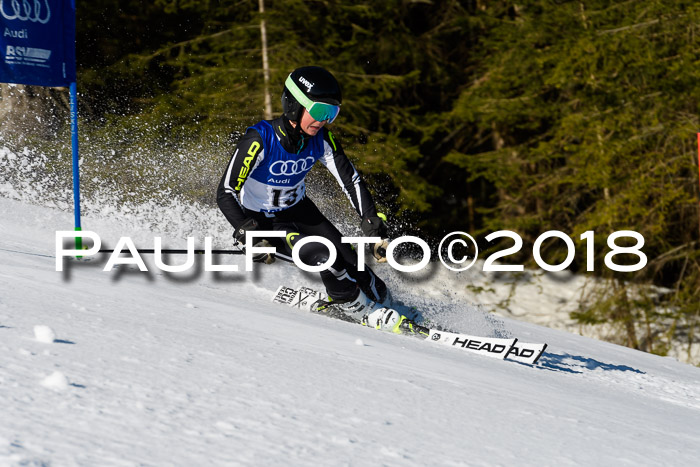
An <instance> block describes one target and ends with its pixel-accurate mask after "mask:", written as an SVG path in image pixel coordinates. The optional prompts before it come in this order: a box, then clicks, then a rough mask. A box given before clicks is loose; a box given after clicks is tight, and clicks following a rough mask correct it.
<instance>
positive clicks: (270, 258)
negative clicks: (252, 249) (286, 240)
mask: <svg viewBox="0 0 700 467" xmlns="http://www.w3.org/2000/svg"><path fill="white" fill-rule="evenodd" d="M257 229H258V222H257V221H256V220H255V219H248V220H246V221H245V222H244V223H242V224H241V225H240V226H239V227H238V228H237V229H236V231H235V232H233V239H234V240H235V241H236V243H237V244H238V245H240V248H241V249H242V250H243V251H245V237H246V235H245V234H246V232H247V231H249V230H257ZM253 246H257V247H263V246H265V247H268V246H272V245H271V244H270V242H268V241H267V240H265V239H264V238H259V239H258V241H257V242H255V245H253ZM253 262H254V263H265V264H272V263H274V262H275V255H274V254H272V253H256V254H254V255H253Z"/></svg>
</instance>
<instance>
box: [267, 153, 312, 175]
mask: <svg viewBox="0 0 700 467" xmlns="http://www.w3.org/2000/svg"><path fill="white" fill-rule="evenodd" d="M314 162H316V161H315V160H314V158H313V157H307V158H304V159H299V160H298V161H277V162H275V163H273V164H272V165H271V166H270V173H271V174H272V175H287V176H291V175H299V174H303V173H304V172H307V171H308V170H311V166H312V165H314Z"/></svg>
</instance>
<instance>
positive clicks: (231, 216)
mask: <svg viewBox="0 0 700 467" xmlns="http://www.w3.org/2000/svg"><path fill="white" fill-rule="evenodd" d="M341 102H342V95H341V89H340V85H339V84H338V81H337V80H336V79H335V77H334V76H333V75H332V74H331V73H330V72H329V71H327V70H325V69H324V68H321V67H316V66H306V67H302V68H298V69H296V70H294V71H293V72H292V73H291V74H290V75H289V76H288V77H287V80H286V81H285V84H284V90H283V92H282V108H283V115H282V116H281V117H279V118H276V119H273V120H262V121H260V122H258V123H257V124H255V125H253V126H251V127H250V128H248V129H247V131H246V133H245V135H243V136H242V137H241V139H240V140H239V141H238V143H237V145H236V148H235V149H234V152H233V155H232V156H231V159H230V161H229V163H228V166H227V167H226V171H225V173H224V175H223V177H222V179H221V182H220V183H219V187H218V190H217V204H218V206H219V208H220V209H221V211H222V212H223V214H224V216H225V217H226V219H227V220H228V221H229V223H230V224H231V225H232V226H233V227H234V229H235V231H234V235H233V236H234V238H235V240H236V241H237V242H244V241H245V239H246V232H247V231H250V230H273V231H282V232H286V238H269V239H266V240H265V241H267V242H269V244H270V245H272V246H274V247H275V248H276V253H275V255H276V257H278V258H280V259H284V260H287V261H292V249H293V248H294V245H295V244H297V243H298V242H299V241H300V240H302V239H303V238H305V237H307V236H320V237H324V238H326V239H328V240H330V241H331V242H332V243H333V245H334V246H335V249H336V251H337V253H338V254H337V258H336V260H335V262H334V263H333V264H332V265H331V266H330V267H329V268H327V269H326V270H325V271H322V272H321V273H320V274H321V279H322V281H323V284H324V286H325V288H326V292H327V293H328V296H329V298H330V301H329V302H328V303H321V304H318V305H317V306H316V307H317V309H318V310H319V311H320V310H322V309H323V308H325V307H327V306H333V307H334V308H336V309H339V310H340V311H341V312H342V313H344V314H346V315H348V316H350V317H351V318H353V319H354V320H356V321H361V322H362V323H363V324H366V325H369V326H372V327H375V328H377V329H393V328H394V327H397V326H398V324H399V323H400V320H401V317H400V316H399V314H398V313H397V312H396V311H394V310H392V309H390V308H386V307H387V306H389V304H390V301H391V295H390V293H389V291H388V290H387V286H386V284H385V283H384V282H383V281H382V280H381V279H380V278H379V277H377V276H376V275H375V273H374V272H373V271H372V270H371V269H370V268H369V267H368V266H365V268H364V271H360V270H359V269H358V258H357V253H356V252H355V251H353V249H352V247H351V245H350V244H348V243H342V242H341V237H342V234H341V233H340V232H339V230H338V229H337V228H336V227H335V226H334V225H333V224H332V223H331V222H330V221H329V220H328V219H327V218H326V217H325V216H324V215H323V214H322V213H321V211H319V209H318V208H317V207H316V205H315V204H314V203H313V201H311V199H310V198H309V197H308V196H307V195H306V185H305V182H304V180H305V178H306V175H307V174H308V173H309V171H310V170H311V167H312V166H313V165H314V163H315V162H316V161H321V163H322V164H323V165H325V166H326V168H327V169H328V170H329V171H330V172H331V173H332V174H333V175H334V177H335V178H336V180H337V181H338V183H339V184H340V186H341V188H342V189H343V191H344V192H345V195H346V196H347V198H348V199H349V200H350V202H351V203H352V206H353V207H354V208H355V210H356V211H357V213H358V215H359V216H360V218H361V220H362V221H361V228H362V232H363V234H364V235H365V236H366V237H379V238H381V239H385V238H386V236H387V227H386V224H385V222H384V220H385V219H386V218H385V217H383V215H381V214H378V213H377V209H376V207H375V204H374V201H373V199H372V196H371V195H370V193H369V190H368V189H367V187H366V185H365V183H364V182H363V180H362V178H361V177H360V175H359V174H358V173H357V170H355V167H354V166H353V164H352V163H351V162H350V160H349V159H348V158H347V156H346V155H345V152H344V151H343V148H342V147H341V145H340V142H339V141H338V139H337V138H336V137H335V135H333V133H331V131H329V130H328V128H327V127H326V124H328V123H332V122H333V121H334V120H335V119H336V117H337V116H338V113H339V112H340V105H341ZM381 244H382V242H380V243H378V244H377V245H375V248H374V255H375V257H377V258H378V259H379V258H380V257H381V255H382V250H381V249H380V248H378V247H379V246H380V245H381ZM299 258H300V259H301V260H302V261H303V262H304V264H307V265H310V266H314V265H320V264H324V263H326V262H327V261H328V260H329V258H330V252H329V250H328V248H327V247H326V246H325V245H323V244H321V243H318V242H311V243H307V244H305V245H302V246H301V247H300V249H299ZM257 260H258V261H261V262H271V260H274V257H272V258H271V257H270V256H269V255H263V256H262V257H258V258H257ZM331 304H332V305H331Z"/></svg>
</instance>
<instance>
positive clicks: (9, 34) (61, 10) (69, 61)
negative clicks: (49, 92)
mask: <svg viewBox="0 0 700 467" xmlns="http://www.w3.org/2000/svg"><path fill="white" fill-rule="evenodd" d="M0 26H1V28H0V34H2V37H0V60H1V63H0V82H3V83H17V84H33V85H37V86H68V85H69V84H70V83H74V82H75V0H0Z"/></svg>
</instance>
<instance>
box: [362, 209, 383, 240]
mask: <svg viewBox="0 0 700 467" xmlns="http://www.w3.org/2000/svg"><path fill="white" fill-rule="evenodd" d="M385 220H386V216H385V215H384V214H381V213H380V214H378V215H376V216H371V217H365V218H364V219H362V226H361V227H362V233H363V234H365V237H381V238H386V236H387V228H386V223H385V222H384V221H385Z"/></svg>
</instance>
